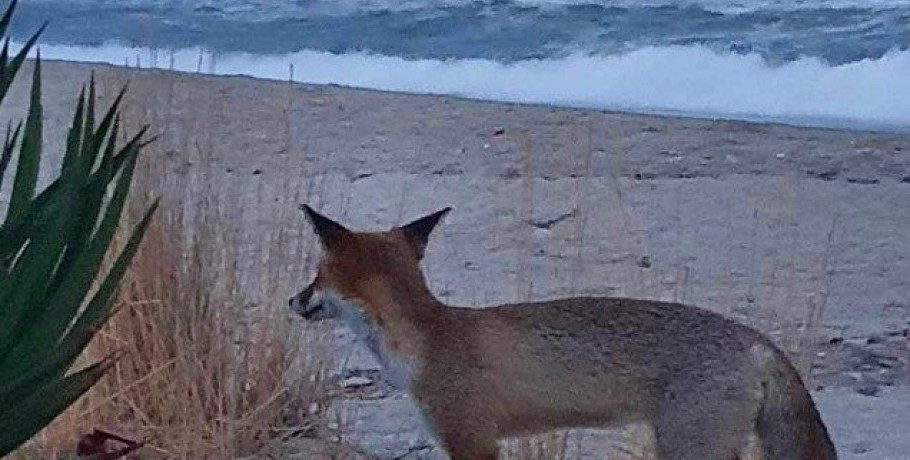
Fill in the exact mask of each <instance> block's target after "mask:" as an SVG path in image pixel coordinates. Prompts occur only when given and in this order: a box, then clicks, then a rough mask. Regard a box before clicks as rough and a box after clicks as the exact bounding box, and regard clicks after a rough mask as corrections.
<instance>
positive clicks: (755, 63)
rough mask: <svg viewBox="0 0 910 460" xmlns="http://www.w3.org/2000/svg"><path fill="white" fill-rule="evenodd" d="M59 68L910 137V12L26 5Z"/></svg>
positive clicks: (886, 6)
mask: <svg viewBox="0 0 910 460" xmlns="http://www.w3.org/2000/svg"><path fill="white" fill-rule="evenodd" d="M46 20H47V21H50V25H49V28H48V29H47V31H46V32H45V34H44V35H43V37H42V41H41V43H42V45H41V52H42V56H43V57H45V58H51V59H67V60H76V61H93V62H106V63H111V64H117V65H130V66H139V67H157V68H166V69H174V70H181V71H188V72H202V73H213V74H243V75H251V76H256V77H262V78H270V79H281V80H287V79H291V80H294V81H300V82H311V83H335V84H341V85H349V86H356V87H363V88H373V89H381V90H393V91H407V92H416V93H434V94H451V95H458V96H464V97H470V98H478V99H487V100H497V101H510V102H524V103H542V104H555V105H562V106H574V107H590V108H599V109H608V110H628V111H637V112H648V113H666V114H678V115H690V116H704V117H716V118H729V119H746V120H771V121H783V122H788V123H795V124H807V125H820V126H834V127H856V128H874V129H885V130H897V131H910V49H908V48H910V0H801V1H800V0H789V1H785V0H397V1H395V0H297V1H277V0H220V1H215V0H170V1H165V0H157V1H156V0H30V1H29V0H25V1H23V2H21V3H20V6H19V11H18V13H17V15H16V18H15V20H14V23H13V29H12V32H13V38H14V40H15V41H18V42H20V43H21V42H22V41H23V40H24V39H25V38H26V37H27V36H28V34H29V33H30V32H32V31H34V30H35V29H36V28H37V27H39V26H40V24H41V23H43V22H44V21H46Z"/></svg>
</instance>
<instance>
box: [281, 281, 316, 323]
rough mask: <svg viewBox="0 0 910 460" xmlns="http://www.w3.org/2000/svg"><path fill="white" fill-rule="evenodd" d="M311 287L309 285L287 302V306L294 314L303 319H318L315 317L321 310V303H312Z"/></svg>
mask: <svg viewBox="0 0 910 460" xmlns="http://www.w3.org/2000/svg"><path fill="white" fill-rule="evenodd" d="M314 300H316V299H313V285H312V284H310V285H309V286H307V287H306V289H304V290H302V291H300V292H299V293H298V294H297V295H295V296H294V297H291V298H290V300H288V306H289V307H291V310H293V311H294V313H297V314H298V315H300V316H303V317H304V318H305V319H310V320H314V319H319V318H317V317H316V316H317V315H318V313H319V312H320V311H321V310H322V302H314Z"/></svg>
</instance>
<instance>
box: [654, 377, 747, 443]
mask: <svg viewBox="0 0 910 460" xmlns="http://www.w3.org/2000/svg"><path fill="white" fill-rule="evenodd" d="M677 395H679V393H677ZM749 396H750V395H748V393H747V392H744V391H738V389H736V388H726V389H724V390H723V391H719V392H707V393H701V392H697V391H696V392H690V393H688V394H683V395H681V396H676V397H671V398H666V399H663V400H662V405H661V407H660V408H658V414H657V417H656V419H655V420H654V421H653V422H652V423H653V424H654V434H655V437H656V440H657V452H658V457H659V458H660V459H665V460H733V459H741V460H745V459H749V460H751V459H752V458H754V457H751V456H746V457H743V454H744V453H745V452H746V451H747V450H748V447H747V446H748V444H749V438H750V436H754V433H755V431H754V430H755V417H756V413H757V411H758V403H757V401H754V400H753V399H752V398H750V397H749Z"/></svg>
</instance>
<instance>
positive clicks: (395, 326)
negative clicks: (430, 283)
mask: <svg viewBox="0 0 910 460" xmlns="http://www.w3.org/2000/svg"><path fill="white" fill-rule="evenodd" d="M367 288H368V289H367V291H366V295H364V296H363V297H362V298H361V299H359V301H360V302H361V303H362V305H360V306H358V307H357V308H347V309H344V310H343V311H346V313H343V317H344V319H345V322H346V323H347V324H348V326H349V327H351V329H352V330H353V331H354V333H355V334H356V335H357V337H358V339H359V340H360V341H361V342H363V343H364V344H365V345H366V346H367V347H369V349H370V350H371V351H372V352H373V354H374V355H375V356H376V357H377V358H378V359H379V361H380V363H381V364H382V365H383V368H384V373H383V375H385V377H386V380H387V381H389V382H390V383H391V384H392V385H393V386H395V387H397V388H399V389H407V388H408V387H409V386H410V382H411V381H412V379H413V377H414V375H415V373H416V372H417V370H418V367H417V366H418V363H420V362H422V358H423V357H424V354H425V351H426V350H425V349H424V346H423V344H425V343H426V342H427V340H426V339H427V336H428V335H429V334H430V333H431V330H432V326H431V325H430V324H429V322H431V321H433V320H434V318H437V319H438V318H439V317H440V315H442V314H445V311H443V309H444V308H445V306H444V305H443V304H442V303H441V302H439V301H438V300H437V299H436V298H435V297H434V296H433V295H432V293H430V291H429V289H427V287H426V285H425V284H423V283H419V284H417V283H413V284H399V283H392V282H388V281H385V280H371V281H369V284H368V286H367Z"/></svg>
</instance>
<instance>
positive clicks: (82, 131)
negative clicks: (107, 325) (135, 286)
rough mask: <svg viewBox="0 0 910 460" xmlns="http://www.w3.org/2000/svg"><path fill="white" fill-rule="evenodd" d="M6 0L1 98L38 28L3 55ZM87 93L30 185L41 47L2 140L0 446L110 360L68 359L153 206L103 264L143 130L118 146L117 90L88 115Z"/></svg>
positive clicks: (36, 155) (100, 314)
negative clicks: (53, 159)
mask: <svg viewBox="0 0 910 460" xmlns="http://www.w3.org/2000/svg"><path fill="white" fill-rule="evenodd" d="M15 6H16V2H15V1H13V2H11V4H10V6H9V7H8V8H7V10H6V13H5V14H4V16H3V18H2V20H0V37H2V38H3V40H4V45H3V49H2V51H0V103H2V100H3V98H4V97H5V96H6V94H7V91H8V90H9V88H10V84H11V83H12V81H13V78H14V77H15V75H16V73H17V72H18V71H19V69H20V67H21V65H22V64H23V62H24V61H25V57H26V55H27V54H28V53H29V51H30V50H31V49H32V48H33V47H34V45H35V42H36V41H37V38H38V35H39V34H40V33H41V31H40V30H39V31H38V32H37V33H36V34H35V35H34V36H32V38H31V39H30V40H28V41H27V42H26V43H25V45H24V46H23V47H22V49H21V50H20V51H19V52H18V53H16V54H15V56H13V57H12V58H10V49H9V45H10V41H9V38H8V37H7V34H6V32H7V27H8V26H9V22H10V18H11V17H12V13H13V10H14V9H15ZM95 96H96V95H95V85H94V81H92V82H91V83H90V84H89V86H88V94H86V90H85V88H83V90H82V93H81V94H80V96H79V100H78V103H77V106H76V111H75V115H74V116H73V121H72V125H71V126H70V128H69V132H68V136H67V140H66V151H65V152H64V154H63V161H62V167H61V170H60V175H59V177H57V178H56V179H55V180H54V181H53V182H52V183H51V184H50V185H49V186H48V187H47V188H45V189H44V190H43V191H40V193H37V194H36V188H37V182H38V168H39V163H40V158H41V149H42V135H43V133H42V126H41V125H42V123H41V119H42V107H41V63H40V57H39V59H37V60H36V61H35V65H34V71H33V74H32V86H31V95H30V106H29V110H28V115H27V117H26V120H25V125H24V127H23V125H22V123H19V124H18V125H17V126H16V127H15V128H13V127H12V126H10V127H8V128H7V134H6V139H5V141H4V142H3V144H2V157H0V185H2V183H3V179H4V177H5V176H6V172H7V171H6V170H7V166H9V164H10V161H11V159H12V158H13V156H14V154H15V153H16V152H18V159H17V161H16V170H15V175H14V177H13V179H12V180H13V184H12V190H11V192H10V194H9V204H8V207H7V211H6V216H5V220H4V221H3V224H2V226H0V457H2V456H4V455H6V454H8V453H9V452H11V451H13V450H14V449H16V448H17V447H18V446H19V445H21V444H22V443H24V442H25V441H27V440H28V439H29V438H31V437H32V436H33V435H34V434H35V433H37V432H38V431H39V430H40V429H41V428H43V427H44V426H45V425H47V424H48V423H50V422H51V421H52V420H53V419H54V418H55V417H56V416H57V415H59V414H60V413H61V412H62V411H63V410H65V409H66V408H67V407H69V405H70V404H72V403H73V402H74V401H75V400H76V399H77V398H78V397H79V396H80V395H82V394H83V393H84V392H85V391H87V390H88V389H89V388H90V387H91V386H92V385H93V384H94V383H95V382H97V381H98V379H99V378H101V376H102V375H103V374H104V373H105V371H106V370H107V369H108V368H109V367H110V365H111V359H110V358H108V359H105V360H102V361H101V362H97V363H94V364H91V365H89V366H87V367H85V368H83V369H80V370H76V371H73V369H72V367H73V365H74V362H75V360H76V358H77V357H78V356H79V355H80V354H81V353H82V351H83V350H84V348H85V347H86V345H87V344H88V343H89V341H90V340H91V338H92V336H93V335H94V333H95V332H96V331H97V330H98V329H99V328H100V327H101V326H102V325H103V324H104V322H105V321H106V320H107V318H108V317H109V316H110V314H111V305H112V300H113V297H114V293H115V291H116V289H117V286H118V285H119V283H120V281H121V279H122V278H123V275H124V273H125V271H126V269H127V266H128V265H129V263H130V261H131V260H132V258H133V255H134V254H135V252H136V249H137V246H138V245H139V242H140V241H141V239H142V236H143V234H144V232H145V229H146V227H147V226H148V223H149V220H150V219H151V216H152V214H153V213H154V211H155V208H156V207H157V203H155V204H153V205H152V206H151V208H150V209H149V210H148V212H147V213H146V214H145V216H144V218H143V219H142V221H141V222H140V223H139V224H138V225H137V226H136V227H135V228H134V229H133V231H132V233H131V234H130V236H129V238H128V240H127V243H126V245H125V246H124V247H123V250H122V252H120V254H119V255H118V256H117V257H116V258H114V260H113V262H112V263H111V264H106V263H105V255H106V253H107V251H108V247H109V245H110V243H111V240H112V239H113V237H114V234H115V232H116V230H117V226H118V225H119V221H120V216H121V212H122V211H123V207H124V203H125V201H126V199H127V195H128V192H129V188H130V184H131V181H132V177H133V170H134V168H135V166H136V158H137V155H138V154H139V152H140V150H142V148H143V147H144V146H145V145H147V142H146V140H145V139H144V136H145V133H146V129H142V130H141V131H140V132H139V133H138V134H137V135H135V136H133V137H132V138H130V139H129V140H128V141H127V142H126V143H125V144H123V145H122V146H121V147H118V142H117V139H118V136H119V135H120V122H119V115H118V113H119V107H120V103H121V100H122V97H123V92H122V91H121V93H120V94H119V95H118V97H117V98H116V100H115V101H114V102H113V104H112V105H111V107H110V108H109V109H108V110H107V111H106V112H104V113H103V116H102V117H101V118H100V119H97V120H96V117H95V99H96V97H95ZM105 266H109V269H108V270H106V275H105V276H103V277H101V278H99V273H100V272H101V271H102V267H105ZM96 280H97V282H96Z"/></svg>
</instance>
